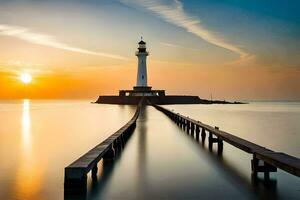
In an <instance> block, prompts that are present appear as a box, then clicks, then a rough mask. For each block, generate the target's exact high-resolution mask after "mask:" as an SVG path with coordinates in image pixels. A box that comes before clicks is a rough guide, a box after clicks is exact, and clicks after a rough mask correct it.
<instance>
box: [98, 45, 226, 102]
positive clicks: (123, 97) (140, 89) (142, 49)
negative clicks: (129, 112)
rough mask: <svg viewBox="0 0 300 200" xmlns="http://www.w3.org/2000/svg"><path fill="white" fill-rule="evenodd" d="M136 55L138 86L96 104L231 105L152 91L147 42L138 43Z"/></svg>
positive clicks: (99, 100) (104, 97) (161, 91)
mask: <svg viewBox="0 0 300 200" xmlns="http://www.w3.org/2000/svg"><path fill="white" fill-rule="evenodd" d="M135 55H136V56H137V57H138V70H137V81H136V86H134V87H133V89H132V90H120V91H119V96H107V95H106V96H99V98H98V100H97V101H96V102H95V103H100V104H123V105H125V104H128V105H134V104H138V103H139V102H140V100H141V99H142V98H146V100H147V101H145V102H146V103H149V104H200V103H201V104H211V103H229V102H225V101H210V100H205V99H200V98H199V97H198V96H182V95H166V94H165V90H152V87H151V86H149V85H148V82H147V81H148V79H147V78H148V77H147V62H146V61H147V57H148V56H149V53H148V51H147V50H146V42H144V41H143V40H141V41H140V42H139V43H138V51H136V53H135Z"/></svg>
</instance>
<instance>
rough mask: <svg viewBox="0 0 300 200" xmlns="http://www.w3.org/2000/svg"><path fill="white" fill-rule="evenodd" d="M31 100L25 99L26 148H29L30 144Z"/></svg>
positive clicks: (24, 131)
mask: <svg viewBox="0 0 300 200" xmlns="http://www.w3.org/2000/svg"><path fill="white" fill-rule="evenodd" d="M29 111H30V101H29V100H28V99H24V100H23V114H22V136H23V142H24V148H25V149H24V150H26V149H27V148H29V145H30V113H29Z"/></svg>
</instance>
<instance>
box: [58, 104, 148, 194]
mask: <svg viewBox="0 0 300 200" xmlns="http://www.w3.org/2000/svg"><path fill="white" fill-rule="evenodd" d="M143 101H144V100H143V99H142V100H141V101H140V103H139V104H138V106H137V108H136V112H135V114H134V116H133V117H132V118H131V119H130V120H129V121H128V122H127V123H126V124H125V125H124V126H123V127H122V128H120V129H119V130H118V131H116V132H115V133H114V134H112V135H111V136H110V137H108V138H107V139H106V140H104V141H103V142H101V143H100V144H99V145H97V146H96V147H94V148H93V149H91V150H90V151H88V152H87V153H86V154H84V155H83V156H81V157H80V158H79V159H77V160H76V161H74V162H73V163H71V164H70V165H69V166H67V167H66V168H65V183H64V187H65V192H83V191H86V188H87V174H88V173H89V172H90V171H91V170H92V178H95V177H97V171H98V167H97V164H98V162H99V161H100V160H101V159H112V158H113V157H114V156H115V154H116V153H117V151H119V150H120V148H122V147H123V146H124V144H125V143H126V141H127V140H128V139H129V137H130V136H131V134H132V132H133V129H134V128H135V125H136V120H137V118H138V116H139V114H140V111H141V107H142V104H143Z"/></svg>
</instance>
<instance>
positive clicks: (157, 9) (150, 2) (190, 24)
mask: <svg viewBox="0 0 300 200" xmlns="http://www.w3.org/2000/svg"><path fill="white" fill-rule="evenodd" d="M121 1H122V2H123V3H126V4H131V5H138V6H139V7H143V8H145V9H147V10H149V11H151V12H152V13H154V14H155V15H157V16H158V17H160V18H161V19H163V20H164V21H166V22H168V23H171V24H174V25H176V26H178V27H181V28H184V29H185V30H186V31H187V32H190V33H192V34H194V35H196V36H198V37H200V38H202V39H203V40H205V41H207V42H209V43H211V44H214V45H216V46H219V47H222V48H224V49H227V50H230V51H232V52H235V53H237V54H238V55H239V56H240V58H241V59H246V58H247V57H248V56H250V55H249V53H248V52H246V51H245V50H243V49H241V48H240V47H238V46H237V45H234V44H232V43H229V42H227V41H226V40H225V39H224V38H223V37H222V36H221V34H220V33H215V32H212V31H210V30H208V29H207V28H205V27H204V26H203V25H202V24H201V21H200V20H199V19H196V18H195V17H192V16H190V15H189V14H188V13H186V12H185V11H184V9H183V6H182V3H181V2H180V1H179V0H173V1H172V3H166V1H162V0H134V1H133V0H121Z"/></svg>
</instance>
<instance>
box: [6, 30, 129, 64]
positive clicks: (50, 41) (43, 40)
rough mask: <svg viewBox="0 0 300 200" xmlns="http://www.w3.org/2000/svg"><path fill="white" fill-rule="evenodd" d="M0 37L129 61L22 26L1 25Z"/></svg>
mask: <svg viewBox="0 0 300 200" xmlns="http://www.w3.org/2000/svg"><path fill="white" fill-rule="evenodd" d="M0 35H5V36H10V37H15V38H18V39H21V40H24V41H27V42H30V43H33V44H38V45H43V46H47V47H52V48H56V49H61V50H66V51H71V52H77V53H82V54H89V55H95V56H102V57H107V58H112V59H119V60H124V59H127V58H125V57H123V56H119V55H115V54H109V53H102V52H96V51H91V50H87V49H82V48H79V47H74V46H71V45H68V44H65V43H63V42H60V41H58V40H57V39H55V37H53V36H50V35H47V34H43V33H37V32H33V31H31V30H30V29H28V28H25V27H20V26H11V25H6V24H0Z"/></svg>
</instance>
